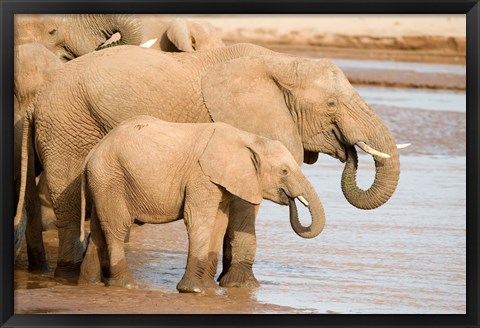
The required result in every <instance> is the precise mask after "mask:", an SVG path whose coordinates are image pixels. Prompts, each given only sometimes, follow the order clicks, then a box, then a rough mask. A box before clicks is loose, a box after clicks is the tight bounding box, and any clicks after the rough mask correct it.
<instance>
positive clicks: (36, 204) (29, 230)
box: [14, 43, 63, 271]
mask: <svg viewBox="0 0 480 328" xmlns="http://www.w3.org/2000/svg"><path fill="white" fill-rule="evenodd" d="M14 59H15V61H14V62H15V65H14V112H15V122H14V183H15V191H16V196H17V197H18V195H19V193H20V162H21V160H20V158H21V145H22V129H23V120H24V115H25V112H26V109H27V108H28V107H30V106H32V104H33V101H34V99H35V97H36V96H37V94H38V93H39V92H40V90H41V89H42V88H44V87H45V85H46V84H48V82H49V80H50V79H51V78H52V77H53V76H54V75H55V74H56V72H57V71H58V70H59V69H60V68H62V67H63V62H62V60H61V59H59V58H58V57H57V56H55V54H54V53H52V52H51V51H50V50H48V49H47V48H46V47H44V46H43V45H42V44H40V43H28V44H22V45H19V46H15V49H14ZM29 151H30V154H31V156H30V157H31V158H32V159H33V158H34V151H33V147H30V148H29ZM30 167H31V169H29V171H28V174H29V175H31V176H30V178H33V179H35V176H36V175H37V173H39V170H35V164H34V161H33V160H32V162H31V163H30ZM39 185H40V186H43V188H44V190H43V193H40V194H39V192H38V190H37V186H36V185H35V184H34V185H29V186H28V191H27V192H26V196H25V201H26V203H27V210H28V215H27V216H26V217H25V216H23V215H22V216H21V217H19V216H17V217H16V220H15V223H14V230H15V237H14V240H15V242H14V254H15V255H17V254H18V252H19V250H20V245H21V242H22V240H23V237H24V235H26V240H27V255H28V267H29V270H30V271H49V270H50V268H49V265H48V263H47V260H46V255H45V249H44V245H43V236H42V230H43V229H42V224H43V223H42V219H43V216H42V214H43V213H47V211H44V208H42V207H41V199H42V198H43V199H48V198H49V195H48V193H46V190H45V186H46V181H45V175H44V174H41V175H40V176H39ZM39 196H40V198H39ZM52 214H53V213H52ZM52 218H53V217H52V215H50V216H49V217H45V220H51V219H52ZM27 221H28V223H27Z"/></svg>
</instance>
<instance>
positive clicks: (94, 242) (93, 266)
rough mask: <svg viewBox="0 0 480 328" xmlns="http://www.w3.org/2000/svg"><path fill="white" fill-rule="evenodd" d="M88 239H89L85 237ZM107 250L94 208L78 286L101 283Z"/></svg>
mask: <svg viewBox="0 0 480 328" xmlns="http://www.w3.org/2000/svg"><path fill="white" fill-rule="evenodd" d="M85 238H87V237H85ZM104 248H105V236H104V234H103V231H102V229H101V227H100V223H99V222H98V218H97V215H96V213H95V208H94V206H93V207H92V214H91V216H90V242H89V243H88V248H87V253H86V255H85V258H84V259H83V262H82V265H81V267H80V277H79V278H78V284H79V285H84V284H89V283H100V282H101V278H102V275H101V273H102V270H101V261H102V257H103V254H104Z"/></svg>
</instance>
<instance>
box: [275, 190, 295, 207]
mask: <svg viewBox="0 0 480 328" xmlns="http://www.w3.org/2000/svg"><path fill="white" fill-rule="evenodd" d="M278 195H279V197H280V200H281V202H282V205H288V204H289V202H290V199H292V197H290V196H289V195H288V194H287V192H286V191H285V190H284V189H280V190H279V192H278Z"/></svg>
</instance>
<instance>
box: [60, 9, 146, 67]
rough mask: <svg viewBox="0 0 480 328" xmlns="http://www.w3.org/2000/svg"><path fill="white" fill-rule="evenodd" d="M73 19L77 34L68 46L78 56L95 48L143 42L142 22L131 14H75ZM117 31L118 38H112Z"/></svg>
mask: <svg viewBox="0 0 480 328" xmlns="http://www.w3.org/2000/svg"><path fill="white" fill-rule="evenodd" d="M72 20H73V22H74V23H73V25H74V26H77V34H76V35H74V36H72V40H69V41H70V42H69V45H68V48H69V51H70V52H71V53H72V54H73V55H74V56H76V57H78V56H82V55H85V54H87V53H89V52H92V51H93V50H100V49H104V48H108V47H112V46H116V45H123V44H132V45H139V44H140V43H141V42H142V38H143V26H142V23H141V22H140V20H138V19H137V18H135V17H134V16H131V15H114V14H108V15H103V14H92V15H74V16H73V18H72ZM116 33H118V34H120V37H119V38H118V40H114V39H116V38H115V37H113V38H112V36H114V34H116ZM66 41H68V39H67V38H66Z"/></svg>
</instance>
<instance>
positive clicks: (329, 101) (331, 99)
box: [327, 98, 337, 107]
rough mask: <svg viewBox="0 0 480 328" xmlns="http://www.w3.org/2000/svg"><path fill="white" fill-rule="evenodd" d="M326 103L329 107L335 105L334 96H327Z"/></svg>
mask: <svg viewBox="0 0 480 328" xmlns="http://www.w3.org/2000/svg"><path fill="white" fill-rule="evenodd" d="M327 104H328V106H330V107H333V106H336V105H337V100H336V99H335V98H328V100H327Z"/></svg>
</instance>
